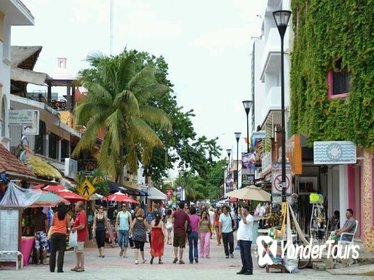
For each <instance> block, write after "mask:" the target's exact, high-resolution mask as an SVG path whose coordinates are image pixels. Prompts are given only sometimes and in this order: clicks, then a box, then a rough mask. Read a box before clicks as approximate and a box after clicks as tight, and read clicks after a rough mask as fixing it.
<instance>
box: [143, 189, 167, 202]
mask: <svg viewBox="0 0 374 280" xmlns="http://www.w3.org/2000/svg"><path fill="white" fill-rule="evenodd" d="M147 192H148V198H149V199H153V200H165V199H167V195H166V194H164V193H163V192H162V191H160V190H159V189H157V188H155V187H148V189H147Z"/></svg>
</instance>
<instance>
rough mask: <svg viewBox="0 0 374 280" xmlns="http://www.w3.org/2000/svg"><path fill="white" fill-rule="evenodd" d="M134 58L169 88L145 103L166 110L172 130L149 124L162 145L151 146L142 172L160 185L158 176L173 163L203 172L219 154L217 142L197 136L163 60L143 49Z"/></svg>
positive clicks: (162, 174) (164, 173)
mask: <svg viewBox="0 0 374 280" xmlns="http://www.w3.org/2000/svg"><path fill="white" fill-rule="evenodd" d="M136 57H137V59H138V61H139V63H138V65H151V66H152V67H153V68H154V69H155V77H156V79H157V82H158V83H160V84H163V85H166V86H167V87H168V88H169V91H168V92H167V93H166V94H163V95H153V96H151V98H150V99H149V102H150V103H149V104H150V105H151V106H154V107H157V108H159V109H161V110H163V111H164V112H166V114H167V115H168V116H169V119H170V121H171V123H172V126H173V130H167V131H165V130H160V129H158V128H157V127H155V126H152V128H153V129H154V130H155V132H156V133H157V135H158V136H159V138H160V139H161V141H162V143H163V144H164V146H163V147H156V148H155V149H153V154H152V158H151V160H150V162H149V164H148V165H146V166H144V167H145V175H150V176H151V177H152V180H153V181H154V182H157V183H158V184H161V182H162V178H163V177H166V176H167V171H168V170H169V169H172V168H173V167H174V165H175V163H178V167H179V168H181V169H185V170H191V171H192V172H197V173H198V174H200V175H202V176H204V175H206V173H207V171H208V169H209V167H210V166H211V165H212V164H213V163H214V160H213V159H214V158H217V157H219V155H220V151H221V148H220V147H219V146H218V145H217V139H207V137H205V136H201V137H197V135H196V132H195V130H194V127H193V123H192V121H191V119H192V118H193V117H194V116H195V114H194V112H193V110H185V109H184V108H183V107H182V106H180V105H178V103H177V100H176V97H175V94H174V93H173V84H172V83H171V82H170V81H169V79H168V78H167V77H168V64H167V63H166V61H165V59H164V58H163V57H162V56H160V57H156V56H152V55H149V54H148V53H147V52H137V53H136Z"/></svg>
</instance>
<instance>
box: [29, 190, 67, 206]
mask: <svg viewBox="0 0 374 280" xmlns="http://www.w3.org/2000/svg"><path fill="white" fill-rule="evenodd" d="M60 202H63V203H65V204H70V202H69V201H67V200H66V199H64V198H62V197H61V196H59V195H57V194H54V193H51V192H45V191H43V192H42V193H41V194H40V196H39V197H38V198H37V200H36V201H35V202H34V203H33V204H31V205H30V207H55V206H56V205H57V204H59V203H60Z"/></svg>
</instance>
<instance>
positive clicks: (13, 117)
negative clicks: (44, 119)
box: [8, 110, 39, 135]
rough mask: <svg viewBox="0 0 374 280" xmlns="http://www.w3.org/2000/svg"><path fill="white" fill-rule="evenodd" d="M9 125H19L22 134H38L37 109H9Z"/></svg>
mask: <svg viewBox="0 0 374 280" xmlns="http://www.w3.org/2000/svg"><path fill="white" fill-rule="evenodd" d="M8 123H9V126H21V127H22V134H23V135H38V134H39V111H38V110H10V111H9V122H8Z"/></svg>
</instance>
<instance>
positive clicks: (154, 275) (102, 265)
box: [0, 240, 373, 280]
mask: <svg viewBox="0 0 374 280" xmlns="http://www.w3.org/2000/svg"><path fill="white" fill-rule="evenodd" d="M187 250H188V246H187V247H186V251H185V254H184V261H185V262H186V264H173V263H172V261H173V258H174V255H173V249H172V246H171V245H166V247H165V256H164V258H163V262H164V264H158V261H157V260H155V262H154V264H153V265H150V264H149V258H150V256H149V244H148V243H147V244H146V249H145V253H146V258H147V262H146V263H145V264H139V265H136V264H135V261H134V257H133V255H132V252H131V251H129V252H128V253H130V254H129V255H128V258H121V257H119V249H118V248H106V249H105V258H99V257H97V254H98V250H97V249H95V248H87V249H85V263H86V265H85V269H86V271H85V272H81V273H78V272H72V271H70V268H72V267H73V266H74V264H75V254H74V252H72V251H68V252H66V254H65V264H64V271H65V272H64V273H56V272H55V273H50V272H49V267H48V266H47V265H28V266H26V267H24V269H22V270H18V271H16V270H15V269H14V267H4V266H2V267H0V279H4V280H5V279H6V280H8V279H9V280H12V279H23V280H28V279H30V280H31V279H40V280H43V279H46V280H47V279H48V280H51V279H90V280H96V279H113V280H114V279H123V280H127V279H129V280H130V279H131V280H143V279H144V280H147V279H152V280H159V279H160V280H161V279H162V280H169V279H178V280H184V279H189V280H190V279H192V280H199V279H203V280H209V279H214V280H218V279H230V280H231V279H248V277H249V279H261V280H267V279H272V280H274V279H290V280H291V279H303V280H308V279H313V280H314V279H318V280H324V279H339V280H344V279H350V280H355V279H373V277H372V276H371V277H370V276H367V277H365V276H358V275H350V276H345V275H332V274H330V273H328V272H326V271H315V270H312V269H302V270H300V271H299V272H297V273H292V274H289V273H278V272H276V271H274V272H271V273H266V272H265V269H260V268H258V267H257V265H256V264H255V269H254V272H253V273H254V275H252V276H243V275H236V272H237V271H239V270H240V267H241V262H240V256H239V251H238V250H235V252H234V255H235V257H234V258H230V259H225V257H224V253H223V247H222V246H217V245H216V241H214V240H212V241H211V258H209V259H201V258H200V259H199V263H197V264H196V263H194V264H189V262H188V251H187Z"/></svg>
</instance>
